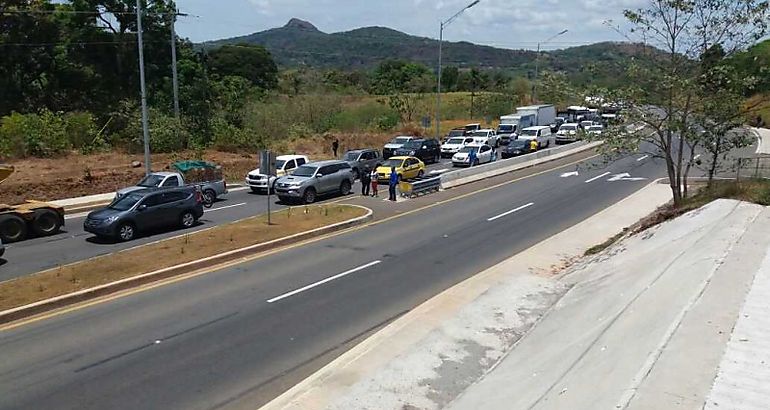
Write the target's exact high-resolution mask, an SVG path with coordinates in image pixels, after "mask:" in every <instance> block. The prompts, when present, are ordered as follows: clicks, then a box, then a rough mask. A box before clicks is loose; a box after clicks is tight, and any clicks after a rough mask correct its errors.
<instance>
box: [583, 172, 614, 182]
mask: <svg viewBox="0 0 770 410" xmlns="http://www.w3.org/2000/svg"><path fill="white" fill-rule="evenodd" d="M609 174H611V172H605V173H603V174H601V175H598V176H595V177H593V178H591V179H589V180H587V181H586V184H588V183H590V182H594V181H596V180H597V179H601V178H604V177H606V176H607V175H609Z"/></svg>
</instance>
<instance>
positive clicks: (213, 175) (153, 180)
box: [115, 161, 227, 206]
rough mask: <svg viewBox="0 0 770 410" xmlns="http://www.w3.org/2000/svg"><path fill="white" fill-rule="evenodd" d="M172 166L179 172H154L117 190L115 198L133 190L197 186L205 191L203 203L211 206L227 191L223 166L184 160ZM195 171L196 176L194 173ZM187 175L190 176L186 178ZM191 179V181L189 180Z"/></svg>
mask: <svg viewBox="0 0 770 410" xmlns="http://www.w3.org/2000/svg"><path fill="white" fill-rule="evenodd" d="M171 167H172V168H175V169H177V172H173V171H172V172H152V173H150V174H148V175H147V176H145V177H144V178H143V179H142V180H141V181H139V183H138V184H136V185H134V186H130V187H126V188H123V189H120V190H118V191H117V193H116V196H115V199H118V198H120V197H122V196H123V195H126V194H128V193H130V192H133V191H138V190H140V189H145V188H153V187H180V186H186V185H190V186H196V187H198V188H199V189H200V190H201V192H202V193H203V203H204V205H206V206H211V204H213V203H214V201H216V200H217V198H219V197H220V196H222V195H224V194H226V193H227V183H226V182H225V179H224V177H223V176H222V172H221V168H220V167H218V166H216V165H214V164H211V163H207V162H203V161H182V162H177V163H174V164H173V165H172V166H171ZM193 172H195V176H196V177H195V178H192V173H193ZM185 175H187V176H188V178H187V179H186V178H185ZM188 179H189V181H188Z"/></svg>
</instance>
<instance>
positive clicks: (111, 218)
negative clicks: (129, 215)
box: [104, 215, 120, 224]
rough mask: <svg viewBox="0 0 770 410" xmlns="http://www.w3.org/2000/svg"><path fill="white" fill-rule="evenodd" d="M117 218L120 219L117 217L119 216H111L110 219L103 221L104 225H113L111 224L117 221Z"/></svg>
mask: <svg viewBox="0 0 770 410" xmlns="http://www.w3.org/2000/svg"><path fill="white" fill-rule="evenodd" d="M118 218H120V216H119V215H113V216H111V217H109V218H107V219H105V220H104V223H105V224H111V223H113V222H115V221H117V220H118Z"/></svg>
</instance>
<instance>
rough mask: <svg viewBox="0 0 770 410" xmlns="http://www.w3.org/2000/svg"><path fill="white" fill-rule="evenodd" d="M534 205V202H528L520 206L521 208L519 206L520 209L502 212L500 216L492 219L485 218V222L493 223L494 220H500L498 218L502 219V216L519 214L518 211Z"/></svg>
mask: <svg viewBox="0 0 770 410" xmlns="http://www.w3.org/2000/svg"><path fill="white" fill-rule="evenodd" d="M534 204H535V203H534V202H530V203H528V204H526V205H522V206H520V207H518V208H516V209H511V210H510V211H508V212H503V213H501V214H500V215H497V216H493V217H491V218H487V222H492V221H495V220H497V219H500V218H502V217H504V216H508V215H510V214H512V213H514V212H519V211H521V210H523V209H527V208H529V207H530V206H532V205H534Z"/></svg>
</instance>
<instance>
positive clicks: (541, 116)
mask: <svg viewBox="0 0 770 410" xmlns="http://www.w3.org/2000/svg"><path fill="white" fill-rule="evenodd" d="M516 115H534V116H535V119H534V124H532V126H544V125H548V126H550V125H551V124H554V123H555V122H556V107H555V106H553V105H552V104H543V105H528V106H526V107H518V108H516Z"/></svg>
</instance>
